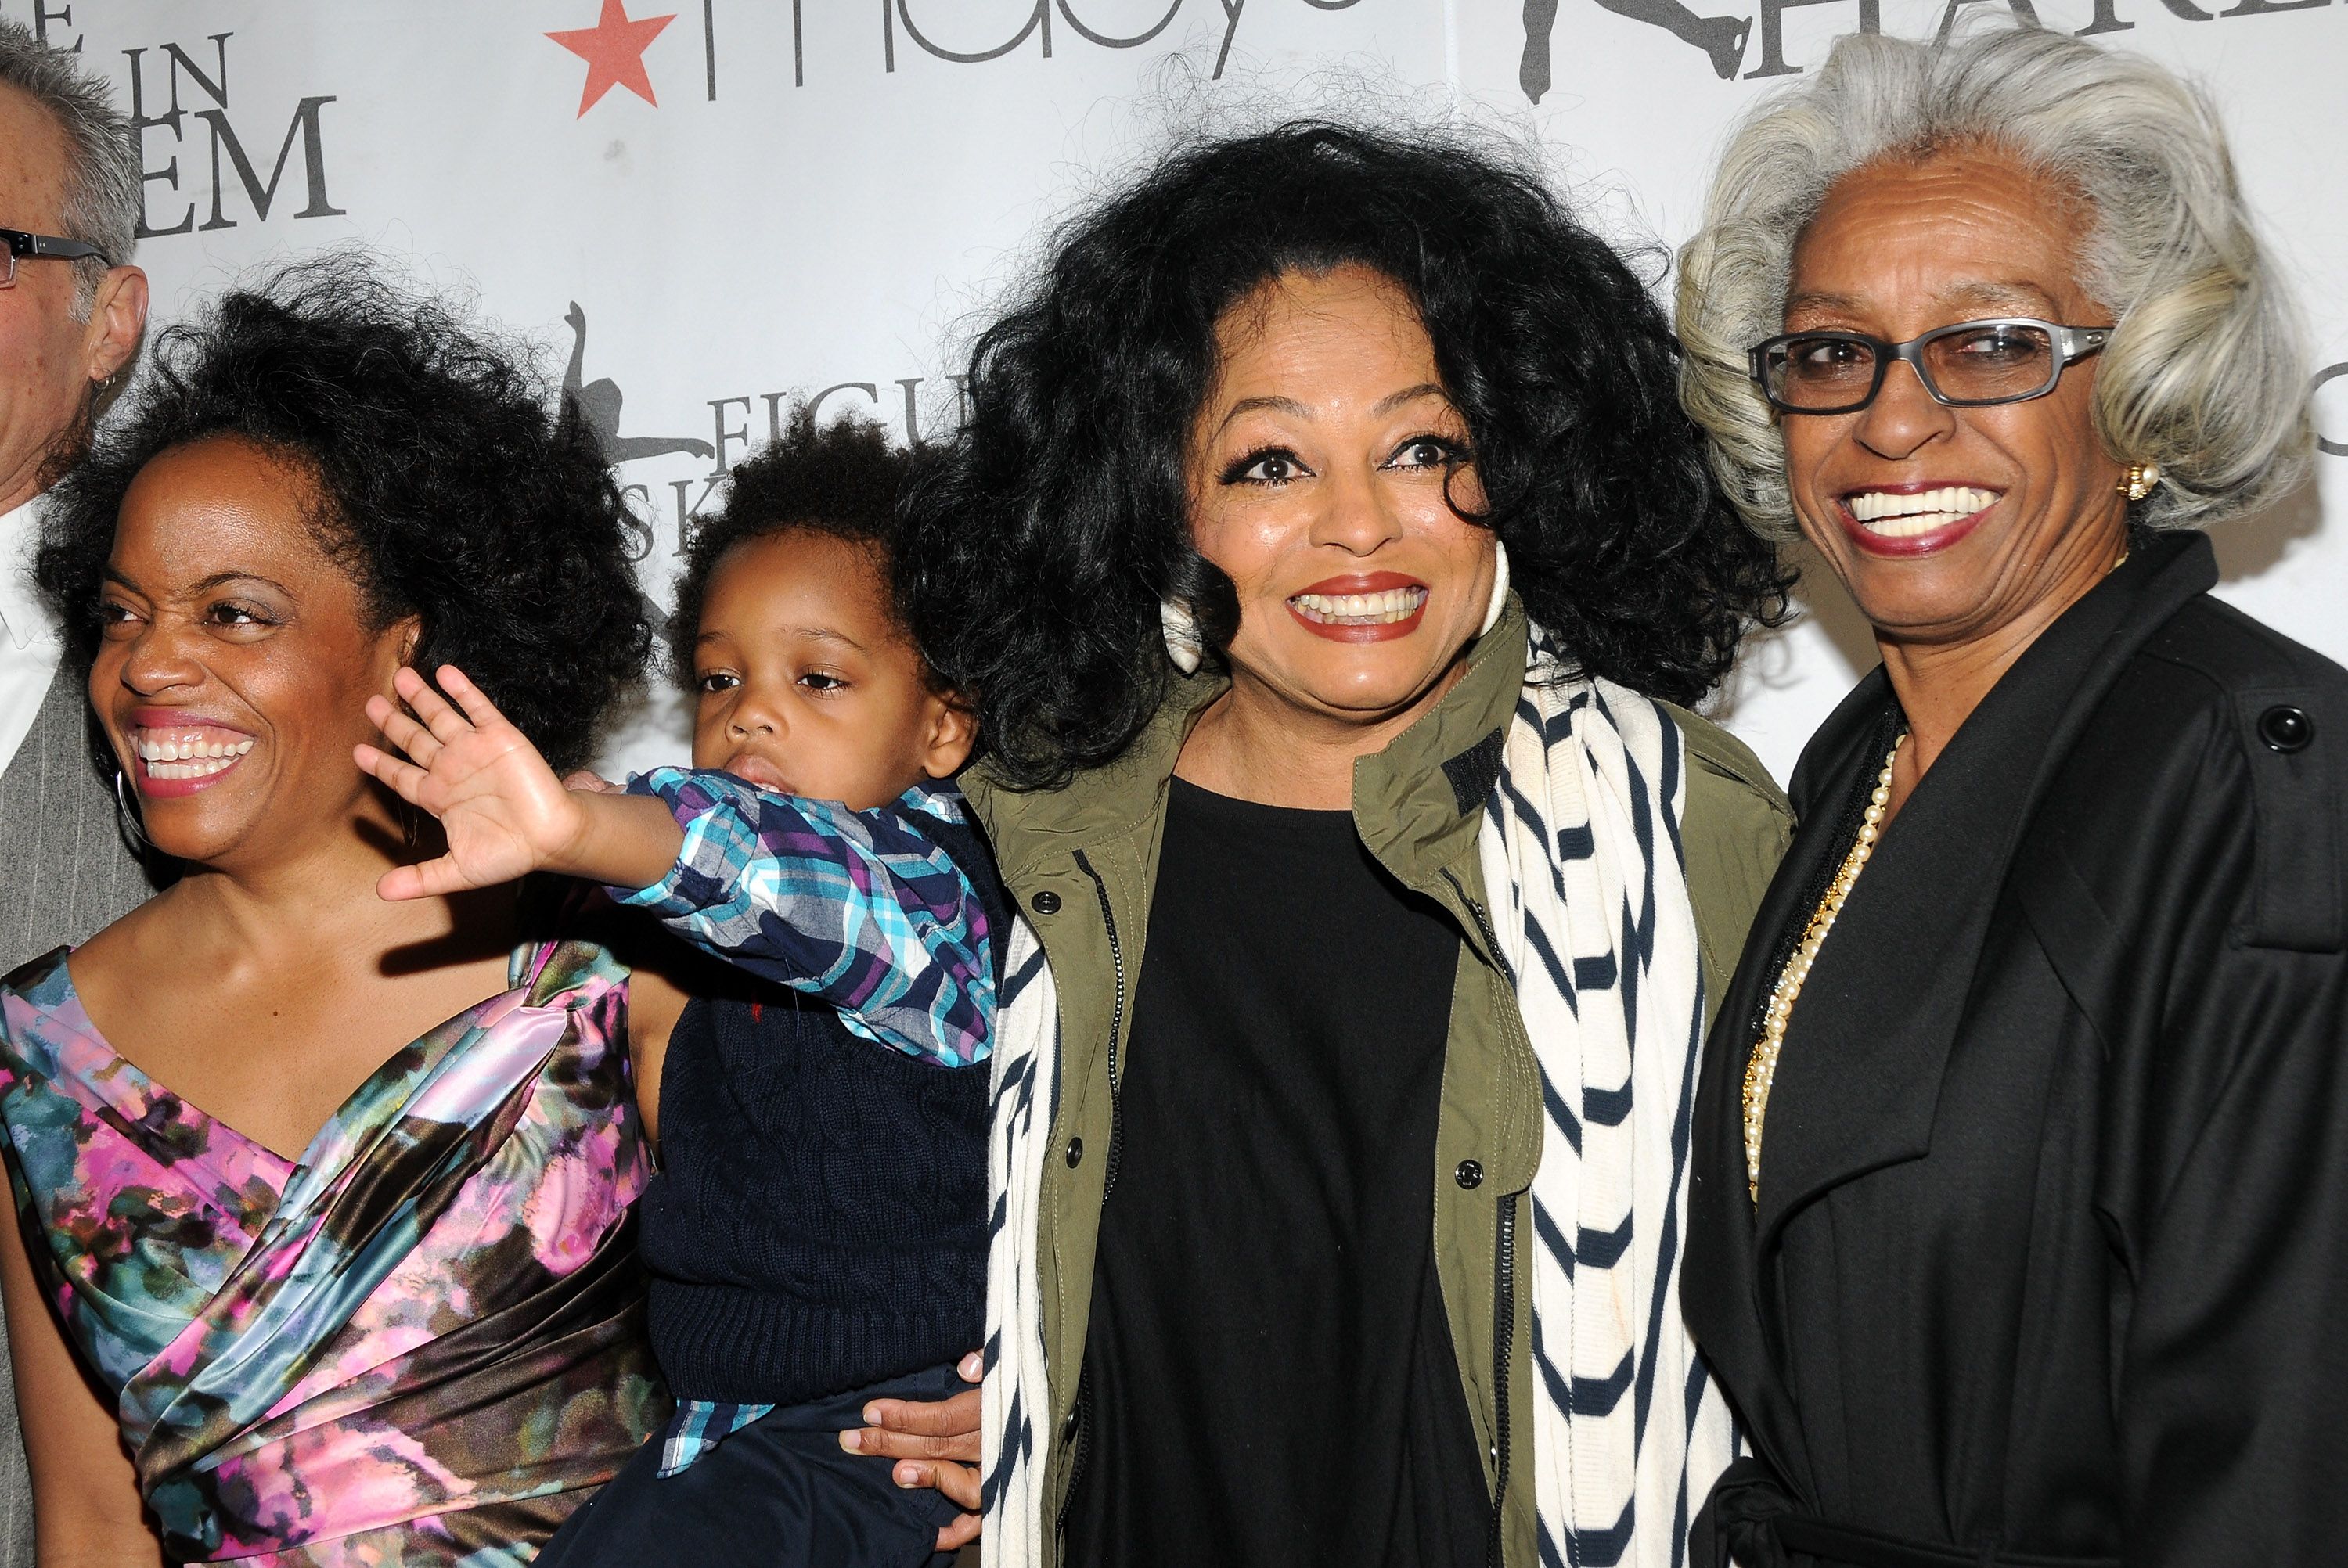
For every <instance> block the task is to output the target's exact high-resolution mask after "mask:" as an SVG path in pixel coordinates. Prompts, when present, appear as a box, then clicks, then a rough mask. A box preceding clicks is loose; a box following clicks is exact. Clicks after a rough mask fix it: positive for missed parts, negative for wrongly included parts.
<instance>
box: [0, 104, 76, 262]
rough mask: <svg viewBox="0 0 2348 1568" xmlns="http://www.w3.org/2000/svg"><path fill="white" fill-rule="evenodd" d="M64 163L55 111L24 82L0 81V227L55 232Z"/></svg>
mask: <svg viewBox="0 0 2348 1568" xmlns="http://www.w3.org/2000/svg"><path fill="white" fill-rule="evenodd" d="M66 165H67V145H66V133H65V129H64V128H63V127H61V126H59V125H58V124H57V117H56V116H54V115H52V114H51V113H49V111H48V110H47V109H46V108H43V107H42V106H41V104H40V103H39V102H38V100H36V99H35V98H34V97H33V96H32V95H31V94H29V93H27V92H26V91H25V90H24V89H23V88H21V87H10V86H8V85H6V84H5V83H0V228H8V229H23V230H26V231H30V232H33V233H37V234H54V233H56V232H57V225H58V221H59V218H60V215H61V213H62V211H63V210H64V206H65V186H66Z"/></svg>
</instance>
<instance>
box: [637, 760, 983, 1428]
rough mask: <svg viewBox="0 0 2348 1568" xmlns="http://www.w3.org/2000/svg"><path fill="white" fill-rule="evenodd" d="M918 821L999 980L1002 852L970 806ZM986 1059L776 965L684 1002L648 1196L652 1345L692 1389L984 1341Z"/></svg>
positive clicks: (912, 1361) (884, 1374) (812, 1383)
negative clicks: (988, 841) (966, 1059)
mask: <svg viewBox="0 0 2348 1568" xmlns="http://www.w3.org/2000/svg"><path fill="white" fill-rule="evenodd" d="M662 793H664V794H666V793H668V792H666V791H663V792H662ZM920 831H921V833H922V835H923V836H924V837H927V838H928V839H930V840H931V841H932V843H934V844H935V845H937V846H938V847H940V848H942V849H943V850H944V851H945V852H946V853H947V855H949V856H951V857H952V858H953V863H954V865H955V866H956V867H957V868H958V869H959V870H960V871H961V873H962V874H963V876H964V877H966V878H967V879H968V881H969V883H970V884H971V886H972V887H973V889H974V890H975V891H976V892H977V894H978V896H979V899H980V902H981V905H982V907H983V908H984V910H985V914H986V917H987V928H988V945H989V947H990V948H991V952H990V953H989V955H988V957H989V958H991V960H992V965H993V968H994V982H995V985H996V986H997V988H999V987H1000V986H1001V984H1002V979H1003V960H1004V949H1005V947H1006V944H1007V939H1008V934H1009V931H1010V927H1011V919H1012V913H1011V909H1010V907H1009V905H1008V902H1007V900H1006V898H1005V897H1004V892H1003V885H1002V882H1001V879H1000V878H999V877H998V876H997V875H996V873H995V870H994V860H993V856H991V855H990V854H989V853H988V851H987V849H986V846H985V845H984V843H983V840H982V839H981V838H980V836H979V835H978V833H977V832H976V831H975V830H974V829H973V828H972V827H971V826H970V825H968V824H967V823H966V822H962V823H950V822H945V821H942V820H937V819H933V818H924V819H923V820H922V822H921V824H920ZM989 1078H990V1073H989V1071H988V1069H987V1067H986V1064H985V1063H984V1061H980V1062H977V1063H973V1064H971V1065H966V1066H961V1067H944V1066H941V1065H939V1064H938V1063H937V1062H936V1061H930V1060H924V1059H922V1058H920V1057H916V1056H911V1055H908V1054H906V1053H905V1052H904V1051H902V1050H896V1049H892V1048H891V1047H890V1046H888V1045H884V1044H881V1043H879V1042H878V1041H876V1040H873V1039H870V1038H868V1037H866V1036H863V1035H860V1034H858V1033H855V1032H853V1031H851V1030H850V1028H849V1026H848V1025H847V1024H846V1023H844V1022H843V1021H842V1020H841V1017H840V1015H839V1012H838V1011H837V1010H835V1009H833V1008H832V1007H831V1006H829V1004H827V1003H826V1002H824V1001H821V1000H819V999H816V998H814V997H811V996H807V995H804V994H801V993H800V992H799V991H797V990H793V989H787V988H785V987H783V986H779V985H767V984H761V983H758V982H756V981H747V984H746V987H745V994H744V997H743V998H742V999H714V998H695V999H694V1000H692V1001H691V1002H690V1003H688V1004H687V1006H686V1008H685V1012H684V1015H683V1017H682V1018H681V1019H679V1020H678V1022H677V1024H676V1028H675V1032H674V1033H673V1035H672V1036H671V1038H670V1041H669V1047H668V1053H667V1057H666V1061H665V1063H664V1068H663V1071H662V1078H661V1085H660V1123H659V1124H660V1171H659V1173H658V1174H657V1175H655V1176H654V1179H653V1182H652V1184H651V1186H650V1188H649V1189H648V1190H647V1191H646V1193H645V1194H644V1204H643V1209H642V1214H643V1231H642V1245H643V1252H644V1260H645V1262H646V1264H647V1265H648V1266H649V1268H650V1270H651V1273H652V1276H653V1282H652V1296H651V1324H652V1338H653V1348H654V1353H655V1354H656V1355H657V1356H658V1358H659V1359H660V1365H661V1369H662V1370H663V1371H664V1373H665V1374H666V1375H667V1377H668V1380H669V1385H670V1388H671V1390H672V1391H673V1392H674V1393H675V1395H676V1397H677V1398H678V1399H692V1400H711V1401H724V1402H728V1403H744V1404H747V1403H759V1404H776V1405H792V1404H799V1403H804V1402H806V1401H808V1400H810V1399H819V1398H822V1397H824V1396H826V1395H830V1394H838V1393H842V1392H846V1391H848V1390H850V1389H856V1388H860V1387H862V1386H864V1385H868V1384H871V1383H876V1382H880V1381H882V1380H884V1379H886V1378H892V1377H896V1376H899V1375H901V1374H905V1373H909V1372H913V1371H918V1370H920V1369H922V1368H927V1367H933V1366H937V1365H940V1364H942V1363H944V1362H948V1361H952V1360H953V1359H955V1358H958V1357H960V1356H962V1355H963V1354H965V1353H967V1352H969V1351H971V1350H973V1349H975V1348H977V1347H978V1345H979V1341H980V1339H981V1337H983V1333H984V1330H985V1294H986V1130H987V1095H988V1081H989Z"/></svg>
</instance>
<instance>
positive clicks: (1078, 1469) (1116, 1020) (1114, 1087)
mask: <svg viewBox="0 0 2348 1568" xmlns="http://www.w3.org/2000/svg"><path fill="white" fill-rule="evenodd" d="M1076 866H1077V868H1078V869H1079V870H1081V871H1083V872H1084V874H1085V875H1086V876H1089V877H1091V878H1092V880H1093V892H1094V894H1095V895H1096V896H1097V897H1098V898H1099V899H1100V912H1101V925H1102V926H1103V927H1106V928H1107V931H1108V959H1109V964H1110V966H1111V967H1112V968H1114V969H1115V970H1116V971H1117V995H1116V999H1115V1000H1114V1001H1113V1002H1112V1003H1111V1004H1110V1008H1109V1015H1108V1156H1107V1158H1108V1166H1107V1169H1106V1170H1105V1171H1104V1172H1103V1173H1101V1202H1102V1203H1104V1204H1106V1203H1107V1202H1108V1195H1109V1194H1111V1193H1113V1192H1115V1191H1116V1190H1117V1155H1118V1153H1120V1152H1121V1151H1122V1149H1123V1147H1124V1143H1125V1118H1124V1116H1123V1115H1122V1114H1121V1113H1120V1111H1119V1100H1118V1095H1119V1092H1120V1091H1119V1089H1118V1083H1117V1037H1118V1036H1119V1035H1120V1034H1122V1033H1123V1032H1124V1031H1125V945H1124V944H1123V943H1122V942H1120V941H1118V940H1117V913H1116V911H1115V910H1114V909H1112V908H1111V907H1109V901H1108V884H1107V881H1105V880H1103V878H1102V876H1101V874H1100V873H1099V872H1097V871H1096V870H1094V869H1093V863H1092V862H1091V861H1090V860H1088V859H1086V857H1085V852H1084V851H1083V850H1081V849H1079V850H1077V851H1076ZM1090 1389H1091V1378H1090V1377H1089V1375H1088V1374H1087V1373H1086V1372H1085V1371H1084V1370H1083V1369H1081V1368H1079V1369H1078V1371H1077V1373H1076V1445H1075V1449H1074V1451H1072V1452H1071V1453H1070V1454H1069V1455H1068V1484H1067V1489H1066V1491H1063V1492H1062V1493H1061V1495H1060V1513H1059V1517H1058V1518H1057V1519H1056V1521H1054V1524H1053V1528H1054V1530H1055V1531H1056V1532H1057V1533H1058V1535H1059V1536H1060V1537H1061V1540H1062V1542H1064V1543H1065V1542H1066V1537H1067V1533H1068V1511H1069V1510H1070V1509H1072V1508H1074V1507H1075V1506H1076V1487H1077V1484H1078V1483H1079V1482H1081V1481H1083V1480H1084V1478H1085V1457H1086V1450H1088V1449H1089V1448H1090V1447H1091V1446H1092V1445H1091V1442H1090V1441H1089V1439H1090V1438H1091V1436H1092V1430H1091V1429H1092V1420H1091V1419H1090V1417H1091V1412H1090V1411H1089V1410H1088V1409H1086V1406H1087V1405H1088V1404H1089V1403H1090V1402H1091V1401H1090V1399H1089V1398H1088V1395H1089V1392H1090Z"/></svg>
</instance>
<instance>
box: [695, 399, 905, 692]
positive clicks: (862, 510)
mask: <svg viewBox="0 0 2348 1568" xmlns="http://www.w3.org/2000/svg"><path fill="white" fill-rule="evenodd" d="M914 464H915V456H914V454H912V453H911V452H906V451H902V450H900V449H899V448H897V447H894V446H890V445H889V435H888V432H887V431H885V430H883V429H882V428H881V427H880V425H877V424H875V423H873V422H872V421H870V420H869V419H860V418H857V417H855V416H854V415H850V416H849V417H847V418H843V419H839V420H837V421H835V422H834V423H832V424H830V425H818V424H816V422H815V413H814V410H812V409H810V408H808V406H807V405H804V404H802V405H799V406H798V408H797V409H795V410H793V411H792V414H791V417H790V423H789V424H788V425H785V426H784V428H783V433H782V434H781V435H780V436H778V437H777V438H776V439H775V440H774V441H773V442H771V443H770V444H768V445H767V447H766V448H765V449H764V450H763V451H761V452H759V453H758V454H757V456H754V457H751V458H749V459H747V461H745V462H741V463H737V464H736V465H735V466H734V477H733V478H732V480H731V481H730V482H728V484H727V485H726V500H725V503H724V505H723V506H722V507H720V508H719V509H718V510H717V511H716V512H714V513H712V514H711V515H710V516H708V517H706V518H700V519H697V520H696V521H695V524H694V526H693V532H692V536H691V538H690V540H689V541H688V542H687V544H686V545H685V569H684V570H683V571H681V572H679V573H678V574H677V579H676V608H675V609H674V610H670V611H669V617H668V662H669V674H670V676H671V678H672V679H674V680H675V682H676V683H677V684H678V685H680V686H682V687H683V688H684V689H685V691H686V692H688V693H690V692H693V691H694V689H695V688H694V684H693V646H694V642H695V640H696V639H698V638H699V637H700V635H701V605H702V600H704V599H705V597H706V596H707V594H708V592H709V576H710V573H711V572H713V571H715V570H716V569H717V562H718V560H719V559H721V558H722V557H723V556H724V555H725V554H726V551H727V550H729V549H732V548H734V547H735V546H736V545H738V544H740V543H742V542H743V541H744V540H745V539H757V538H767V536H768V535H771V534H781V533H788V532H790V531H792V530H793V529H797V528H804V529H807V530H808V532H810V533H819V534H829V536H831V537H832V538H837V539H844V540H846V541H847V542H848V543H850V544H852V545H859V546H861V547H863V548H866V549H869V550H871V551H872V552H874V560H875V563H876V564H877V565H878V566H879V568H880V580H881V583H882V585H883V586H884V588H886V587H887V586H888V585H889V580H890V563H891V560H892V559H893V558H894V557H895V554H896V548H897V503H898V501H899V499H900V498H901V497H902V495H903V493H904V489H905V484H906V480H907V478H908V477H909V476H910V475H911V473H912V471H913V467H914Z"/></svg>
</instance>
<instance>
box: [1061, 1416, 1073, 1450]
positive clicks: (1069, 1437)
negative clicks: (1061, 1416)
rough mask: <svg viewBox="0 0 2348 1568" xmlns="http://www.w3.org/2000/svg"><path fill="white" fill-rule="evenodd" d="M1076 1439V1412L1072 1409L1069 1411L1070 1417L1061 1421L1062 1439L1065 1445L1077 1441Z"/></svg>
mask: <svg viewBox="0 0 2348 1568" xmlns="http://www.w3.org/2000/svg"><path fill="white" fill-rule="evenodd" d="M1060 1441H1061V1443H1062V1444H1063V1445H1064V1446H1065V1445H1066V1444H1068V1443H1072V1442H1075V1441H1076V1411H1074V1410H1070V1411H1069V1412H1068V1419H1066V1420H1065V1421H1062V1422H1061V1423H1060Z"/></svg>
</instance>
